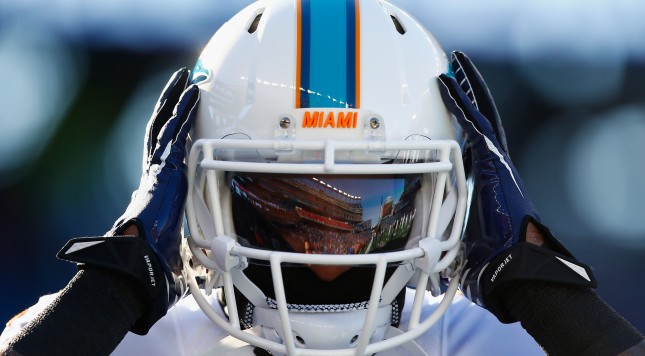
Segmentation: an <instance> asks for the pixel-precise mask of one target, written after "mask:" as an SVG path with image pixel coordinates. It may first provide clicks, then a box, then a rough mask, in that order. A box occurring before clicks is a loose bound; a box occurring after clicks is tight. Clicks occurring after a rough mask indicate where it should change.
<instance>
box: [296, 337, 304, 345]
mask: <svg viewBox="0 0 645 356" xmlns="http://www.w3.org/2000/svg"><path fill="white" fill-rule="evenodd" d="M296 341H297V342H298V343H299V344H301V345H305V339H303V338H302V336H300V335H296Z"/></svg>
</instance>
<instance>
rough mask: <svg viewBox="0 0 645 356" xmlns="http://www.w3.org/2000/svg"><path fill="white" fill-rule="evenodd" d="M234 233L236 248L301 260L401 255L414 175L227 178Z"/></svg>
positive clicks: (409, 218) (412, 208)
mask: <svg viewBox="0 0 645 356" xmlns="http://www.w3.org/2000/svg"><path fill="white" fill-rule="evenodd" d="M228 181H229V182H230V183H229V184H230V187H231V195H232V208H233V212H234V217H233V220H234V224H235V233H236V235H237V236H238V242H240V244H242V245H244V246H249V247H255V248H261V249H269V250H274V251H287V252H298V253H308V254H363V253H371V252H384V251H394V250H399V249H402V248H403V247H404V246H405V244H406V242H407V240H408V235H409V232H410V228H411V226H412V222H413V220H414V215H415V205H414V199H415V196H416V194H417V192H418V191H419V189H420V187H421V175H418V174H415V175H412V174H407V175H366V176H362V175H360V176H338V175H319V176H305V175H284V174H282V175H277V174H247V173H240V174H236V173H229V174H228Z"/></svg>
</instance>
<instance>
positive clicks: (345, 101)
mask: <svg viewBox="0 0 645 356" xmlns="http://www.w3.org/2000/svg"><path fill="white" fill-rule="evenodd" d="M356 1H358V0H356ZM356 11H357V4H356V3H355V1H354V0H300V11H299V16H300V19H299V20H300V24H301V25H300V28H299V30H300V33H299V34H298V36H299V41H300V43H299V44H300V45H299V46H298V48H299V49H300V53H299V54H298V60H299V61H300V63H299V66H298V68H299V70H300V73H298V76H297V77H298V78H299V79H300V82H299V89H300V90H299V93H298V95H299V98H298V99H299V100H297V106H298V107H300V108H318V107H338V108H357V107H358V99H359V98H358V89H359V87H358V83H357V73H359V72H358V70H359V68H358V60H357V58H358V54H359V49H358V48H357V47H358V43H357V36H356V34H357V31H358V23H357V21H356V15H357V13H356Z"/></svg>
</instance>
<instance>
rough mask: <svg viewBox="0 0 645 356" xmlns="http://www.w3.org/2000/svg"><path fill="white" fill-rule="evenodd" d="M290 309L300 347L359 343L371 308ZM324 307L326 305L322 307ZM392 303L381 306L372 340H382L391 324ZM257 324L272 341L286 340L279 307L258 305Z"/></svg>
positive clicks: (328, 346)
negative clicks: (272, 307)
mask: <svg viewBox="0 0 645 356" xmlns="http://www.w3.org/2000/svg"><path fill="white" fill-rule="evenodd" d="M295 307H296V308H298V309H300V308H302V310H290V313H289V318H290V320H291V327H292V330H291V332H292V334H293V340H294V341H295V343H296V347H298V348H313V349H345V348H353V347H356V346H357V341H358V338H359V335H361V331H362V329H363V327H364V321H365V319H366V317H367V309H353V310H351V309H350V310H344V311H340V310H339V311H335V310H327V308H333V307H339V306H305V305H302V306H295ZM321 307H322V308H321ZM391 315H392V305H384V306H381V307H379V308H378V311H377V312H376V318H375V320H374V321H375V322H374V326H373V328H374V330H373V331H372V334H371V337H370V343H373V342H377V341H381V340H383V339H384V338H385V333H386V331H387V329H388V328H389V327H390V320H391ZM254 319H255V321H256V322H255V324H257V325H258V327H259V328H261V333H262V334H263V336H264V337H265V338H266V339H268V340H271V341H275V342H278V343H284V341H283V340H285V339H286V337H285V335H282V334H283V332H284V331H283V327H282V322H281V321H280V315H279V313H278V310H277V309H267V308H258V307H256V308H254Z"/></svg>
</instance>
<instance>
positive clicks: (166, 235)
mask: <svg viewBox="0 0 645 356" xmlns="http://www.w3.org/2000/svg"><path fill="white" fill-rule="evenodd" d="M189 76H190V73H189V72H188V70H186V69H180V70H179V71H177V72H176V73H175V74H174V75H173V76H172V77H171V78H170V81H169V82H168V84H167V85H166V87H165V88H164V90H163V92H162V93H161V96H160V97H159V100H158V102H157V105H156V106H155V109H154V111H153V113H152V117H151V118H150V120H149V122H148V125H147V129H146V134H145V141H144V153H143V173H142V175H141V181H140V185H139V188H138V189H137V190H136V191H135V192H134V193H133V194H132V199H131V201H130V205H128V207H127V209H126V210H125V213H124V214H123V215H122V216H121V217H120V218H119V219H118V220H117V221H116V222H115V223H114V226H113V227H112V229H111V230H110V231H109V232H108V233H107V236H98V237H81V238H75V239H71V240H70V241H69V242H67V244H66V245H65V246H64V247H63V248H62V249H61V251H60V252H59V253H58V255H57V256H58V257H59V258H61V259H64V260H67V261H71V262H76V263H77V264H78V265H79V268H99V269H105V270H111V271H116V272H118V273H121V274H122V275H125V276H128V278H131V279H133V280H134V281H136V282H137V283H136V285H137V286H138V287H140V288H141V292H142V296H144V297H145V298H146V303H145V305H146V307H147V309H146V310H144V311H143V313H142V315H141V317H140V318H139V319H138V320H137V321H136V322H135V324H134V325H133V326H132V329H131V331H133V332H135V333H137V334H140V335H144V334H146V333H147V332H148V330H149V329H150V327H152V325H153V324H154V323H155V322H156V321H157V320H159V319H160V318H161V317H162V316H164V315H165V314H166V312H167V311H168V308H170V307H171V306H172V305H173V304H174V303H176V302H177V300H179V298H180V297H181V296H182V295H183V293H184V291H185V289H186V288H185V285H184V283H183V281H182V279H181V268H182V266H181V259H180V256H179V249H180V242H181V226H182V217H183V211H184V204H185V202H186V195H187V191H188V182H187V177H186V165H185V163H184V158H185V157H186V140H187V138H188V132H189V131H190V129H191V127H192V124H193V121H194V117H195V115H196V114H197V104H198V102H199V89H198V88H197V86H195V85H191V86H189V87H187V86H188V81H189ZM128 235H130V236H128ZM131 235H136V236H138V237H133V236H131Z"/></svg>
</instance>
